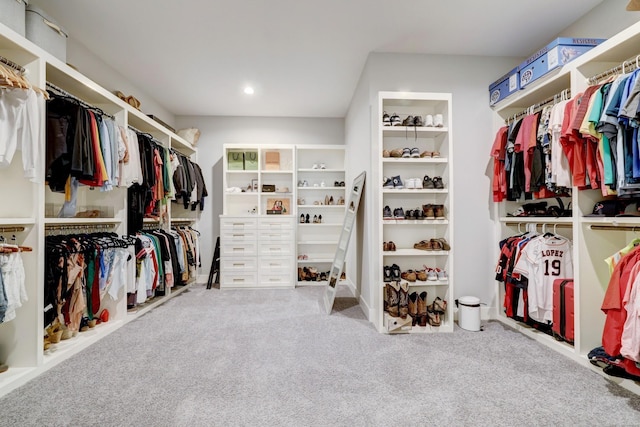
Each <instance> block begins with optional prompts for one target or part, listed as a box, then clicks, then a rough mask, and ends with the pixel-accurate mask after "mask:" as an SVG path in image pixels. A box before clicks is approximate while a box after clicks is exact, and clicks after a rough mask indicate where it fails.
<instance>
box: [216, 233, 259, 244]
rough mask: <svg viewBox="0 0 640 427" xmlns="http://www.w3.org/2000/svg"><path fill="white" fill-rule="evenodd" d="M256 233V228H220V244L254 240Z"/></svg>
mask: <svg viewBox="0 0 640 427" xmlns="http://www.w3.org/2000/svg"><path fill="white" fill-rule="evenodd" d="M257 236H258V233H257V231H256V230H251V229H246V230H229V229H226V230H220V244H221V245H224V244H226V243H230V242H231V243H234V242H255V241H256V238H257Z"/></svg>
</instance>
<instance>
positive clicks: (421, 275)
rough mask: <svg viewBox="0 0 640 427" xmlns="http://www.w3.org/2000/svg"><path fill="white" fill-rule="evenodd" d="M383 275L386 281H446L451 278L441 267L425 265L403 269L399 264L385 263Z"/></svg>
mask: <svg viewBox="0 0 640 427" xmlns="http://www.w3.org/2000/svg"><path fill="white" fill-rule="evenodd" d="M383 277H384V281H385V283H386V282H400V281H401V280H406V281H407V282H412V283H413V282H416V281H420V282H436V281H441V282H443V281H446V280H448V279H449V276H448V275H447V272H446V271H445V270H442V269H440V268H437V267H436V268H431V267H427V266H426V265H423V266H422V268H421V269H415V270H406V271H401V269H400V266H399V265H398V264H393V265H391V266H389V265H385V266H384V267H383Z"/></svg>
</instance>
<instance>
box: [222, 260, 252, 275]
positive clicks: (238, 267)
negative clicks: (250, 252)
mask: <svg viewBox="0 0 640 427" xmlns="http://www.w3.org/2000/svg"><path fill="white" fill-rule="evenodd" d="M256 264H257V258H255V257H253V258H251V257H250V258H221V259H220V270H221V271H222V272H230V273H232V272H246V271H248V272H255V271H256Z"/></svg>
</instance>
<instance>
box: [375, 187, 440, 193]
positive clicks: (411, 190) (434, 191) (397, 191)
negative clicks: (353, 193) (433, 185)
mask: <svg viewBox="0 0 640 427" xmlns="http://www.w3.org/2000/svg"><path fill="white" fill-rule="evenodd" d="M382 192H383V193H393V194H407V193H412V194H447V193H448V192H449V189H448V188H443V189H430V188H428V189H424V188H417V189H406V188H403V189H401V190H396V189H395V188H389V189H387V188H385V189H383V190H382Z"/></svg>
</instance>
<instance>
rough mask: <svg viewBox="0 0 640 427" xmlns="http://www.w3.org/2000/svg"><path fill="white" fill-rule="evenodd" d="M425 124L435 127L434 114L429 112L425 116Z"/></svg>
mask: <svg viewBox="0 0 640 427" xmlns="http://www.w3.org/2000/svg"><path fill="white" fill-rule="evenodd" d="M424 125H425V126H428V127H433V116H432V115H431V114H427V115H426V116H425V118H424Z"/></svg>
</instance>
